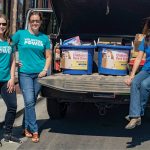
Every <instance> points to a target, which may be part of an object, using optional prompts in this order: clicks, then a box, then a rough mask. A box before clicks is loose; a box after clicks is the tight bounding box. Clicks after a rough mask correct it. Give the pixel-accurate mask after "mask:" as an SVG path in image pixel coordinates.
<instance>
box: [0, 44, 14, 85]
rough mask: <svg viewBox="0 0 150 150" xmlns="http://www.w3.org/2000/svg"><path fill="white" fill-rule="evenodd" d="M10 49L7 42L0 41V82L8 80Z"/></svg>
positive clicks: (11, 51)
mask: <svg viewBox="0 0 150 150" xmlns="http://www.w3.org/2000/svg"><path fill="white" fill-rule="evenodd" d="M12 53H13V49H12V47H11V46H10V45H9V43H8V42H7V41H0V82H5V81H8V80H9V79H10V69H11V55H12Z"/></svg>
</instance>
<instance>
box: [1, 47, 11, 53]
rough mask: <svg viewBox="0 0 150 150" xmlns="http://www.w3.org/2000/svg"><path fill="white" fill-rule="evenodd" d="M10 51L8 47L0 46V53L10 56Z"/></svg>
mask: <svg viewBox="0 0 150 150" xmlns="http://www.w3.org/2000/svg"><path fill="white" fill-rule="evenodd" d="M11 51H12V49H11V47H10V46H0V53H5V54H10V53H11Z"/></svg>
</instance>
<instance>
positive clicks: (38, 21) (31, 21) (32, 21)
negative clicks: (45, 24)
mask: <svg viewBox="0 0 150 150" xmlns="http://www.w3.org/2000/svg"><path fill="white" fill-rule="evenodd" d="M34 22H35V23H40V22H41V20H30V23H34Z"/></svg>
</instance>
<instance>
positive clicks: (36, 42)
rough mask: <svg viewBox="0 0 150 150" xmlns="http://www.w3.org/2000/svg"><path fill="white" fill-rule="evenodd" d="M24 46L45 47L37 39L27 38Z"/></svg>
mask: <svg viewBox="0 0 150 150" xmlns="http://www.w3.org/2000/svg"><path fill="white" fill-rule="evenodd" d="M24 44H28V45H33V46H35V45H36V46H43V42H42V41H40V40H37V39H30V38H26V39H25V40H24Z"/></svg>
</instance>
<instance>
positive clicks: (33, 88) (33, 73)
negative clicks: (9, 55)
mask: <svg viewBox="0 0 150 150" xmlns="http://www.w3.org/2000/svg"><path fill="white" fill-rule="evenodd" d="M41 23H42V15H41V13H39V12H34V11H33V12H31V13H30V16H29V26H28V27H29V28H28V29H27V30H19V31H17V32H16V33H15V34H14V35H13V37H12V40H13V43H14V44H15V45H17V47H18V52H19V62H20V67H19V84H20V88H21V90H22V93H23V97H24V104H25V111H24V119H23V133H24V135H25V136H26V137H29V138H31V139H32V141H33V142H35V143H36V142H39V135H38V125H37V122H36V113H35V104H36V100H37V96H38V94H39V91H40V89H41V85H40V84H39V83H38V78H41V77H44V76H46V75H47V71H48V68H49V66H50V64H51V50H50V49H51V45H50V40H49V38H48V36H47V35H45V34H43V33H41V32H40V31H39V30H40V27H41Z"/></svg>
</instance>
